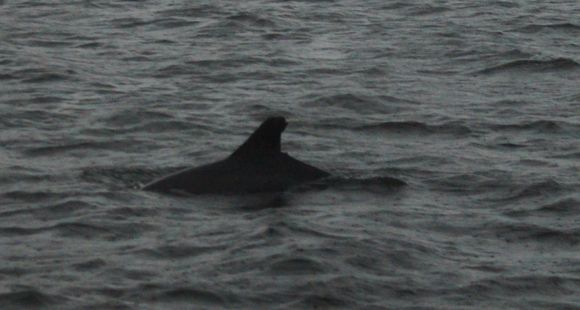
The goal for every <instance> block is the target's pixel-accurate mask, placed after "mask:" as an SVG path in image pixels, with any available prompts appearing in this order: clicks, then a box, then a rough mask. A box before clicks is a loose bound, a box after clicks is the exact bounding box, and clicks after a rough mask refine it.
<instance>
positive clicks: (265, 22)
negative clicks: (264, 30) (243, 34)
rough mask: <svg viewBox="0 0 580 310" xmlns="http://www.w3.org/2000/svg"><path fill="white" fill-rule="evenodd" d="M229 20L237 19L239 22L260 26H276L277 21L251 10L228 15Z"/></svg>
mask: <svg viewBox="0 0 580 310" xmlns="http://www.w3.org/2000/svg"><path fill="white" fill-rule="evenodd" d="M227 19H228V20H231V21H235V22H237V23H243V24H246V25H252V26H258V27H274V26H275V23H274V22H273V21H272V20H270V19H266V18H263V17H260V16H258V15H256V14H252V13H249V12H241V13H237V14H234V15H230V16H228V17H227Z"/></svg>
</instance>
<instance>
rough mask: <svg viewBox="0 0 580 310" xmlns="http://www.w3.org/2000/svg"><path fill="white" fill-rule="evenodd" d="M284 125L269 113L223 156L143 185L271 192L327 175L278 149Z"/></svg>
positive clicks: (165, 188)
mask: <svg viewBox="0 0 580 310" xmlns="http://www.w3.org/2000/svg"><path fill="white" fill-rule="evenodd" d="M286 125H287V122H286V119H284V118H283V117H271V118H269V119H267V120H265V121H264V122H263V123H262V125H260V127H258V129H256V131H254V133H253V134H252V135H251V136H250V137H249V138H248V139H247V140H246V142H244V143H243V144H242V145H241V146H240V147H239V148H238V149H237V150H236V151H235V152H233V153H232V154H231V155H230V156H229V157H227V158H226V159H224V160H220V161H218V162H215V163H212V164H208V165H204V166H200V167H196V168H191V169H186V170H183V171H179V172H177V173H174V174H171V175H169V176H166V177H163V178H161V179H159V180H157V181H153V182H152V183H149V184H147V185H145V186H144V187H143V189H144V190H150V191H158V192H172V191H179V192H188V193H193V194H204V193H212V194H218V193H238V194H240V193H258V192H273V191H282V190H285V189H288V188H290V187H292V186H295V185H298V184H301V183H305V182H308V181H313V180H316V179H320V178H323V177H326V176H329V173H327V172H325V171H323V170H320V169H318V168H316V167H313V166H310V165H308V164H306V163H303V162H301V161H299V160H297V159H295V158H293V157H291V156H290V155H288V154H286V153H283V152H282V151H281V135H282V132H283V131H284V129H285V128H286Z"/></svg>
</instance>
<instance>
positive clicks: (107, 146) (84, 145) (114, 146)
mask: <svg viewBox="0 0 580 310" xmlns="http://www.w3.org/2000/svg"><path fill="white" fill-rule="evenodd" d="M135 143H136V141H134V140H131V141H102V142H99V141H82V142H73V143H68V144H63V145H54V146H41V147H35V148H30V149H27V150H25V151H24V154H26V155H28V156H50V155H54V154H59V153H67V152H71V151H79V150H80V151H82V152H86V151H87V150H110V151H115V150H121V149H123V148H124V147H126V146H127V145H134V144H135Z"/></svg>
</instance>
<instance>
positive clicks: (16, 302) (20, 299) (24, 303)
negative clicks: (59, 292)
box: [0, 289, 62, 309]
mask: <svg viewBox="0 0 580 310" xmlns="http://www.w3.org/2000/svg"><path fill="white" fill-rule="evenodd" d="M61 300H62V298H59V297H56V296H52V295H48V294H44V293H42V292H40V291H38V290H36V289H26V290H21V291H18V292H11V293H3V294H0V305H2V308H4V307H6V308H14V309H18V308H22V309H31V308H35V309H36V308H42V307H50V306H54V305H56V304H57V303H59V301H61ZM6 308H4V309H6Z"/></svg>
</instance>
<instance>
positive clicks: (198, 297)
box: [149, 287, 227, 306]
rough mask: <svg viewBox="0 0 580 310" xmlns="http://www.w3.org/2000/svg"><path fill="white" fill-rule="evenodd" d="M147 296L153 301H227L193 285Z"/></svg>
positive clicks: (215, 303)
mask: <svg viewBox="0 0 580 310" xmlns="http://www.w3.org/2000/svg"><path fill="white" fill-rule="evenodd" d="M149 296H150V297H149V299H150V300H151V301H154V302H193V303H195V304H199V303H201V304H206V305H214V306H217V305H223V304H224V303H225V302H226V301H227V299H226V298H224V297H222V296H220V295H218V294H216V293H214V292H211V291H210V290H204V289H200V288H193V287H178V288H172V289H165V290H162V291H161V292H155V293H152V294H151V295H149Z"/></svg>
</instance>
